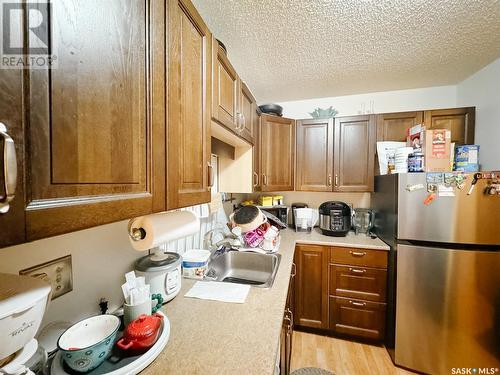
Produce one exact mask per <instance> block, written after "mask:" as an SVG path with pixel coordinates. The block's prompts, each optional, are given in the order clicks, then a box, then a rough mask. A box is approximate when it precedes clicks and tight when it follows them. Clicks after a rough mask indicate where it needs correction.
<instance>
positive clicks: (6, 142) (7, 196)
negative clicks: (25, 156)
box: [0, 122, 17, 214]
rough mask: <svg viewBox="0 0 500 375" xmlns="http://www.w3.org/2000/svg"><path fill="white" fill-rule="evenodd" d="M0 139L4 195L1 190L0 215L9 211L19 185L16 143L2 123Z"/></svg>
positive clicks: (0, 124)
mask: <svg viewBox="0 0 500 375" xmlns="http://www.w3.org/2000/svg"><path fill="white" fill-rule="evenodd" d="M0 139H3V167H2V168H1V169H0V172H3V181H4V186H3V193H2V192H1V190H0V214H5V213H7V212H8V211H9V208H10V206H9V204H10V202H11V201H12V200H13V199H14V197H15V193H16V185H17V159H16V147H15V145H14V141H13V140H12V138H11V137H10V136H9V135H8V134H7V127H6V126H5V125H4V124H3V123H1V122H0Z"/></svg>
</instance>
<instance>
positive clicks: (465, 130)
mask: <svg viewBox="0 0 500 375" xmlns="http://www.w3.org/2000/svg"><path fill="white" fill-rule="evenodd" d="M475 118H476V108H475V107H469V108H455V109H438V110H432V111H425V113H424V123H425V125H426V126H427V127H428V128H429V129H448V130H450V131H451V141H452V142H455V143H456V144H457V145H464V144H474V128H475Z"/></svg>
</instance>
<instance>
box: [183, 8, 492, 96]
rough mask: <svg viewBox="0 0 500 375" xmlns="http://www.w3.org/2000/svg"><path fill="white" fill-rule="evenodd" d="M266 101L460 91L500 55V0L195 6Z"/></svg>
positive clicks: (245, 76) (256, 91) (254, 90)
mask: <svg viewBox="0 0 500 375" xmlns="http://www.w3.org/2000/svg"><path fill="white" fill-rule="evenodd" d="M193 2H194V4H195V6H196V8H197V9H198V11H199V12H200V13H201V15H202V16H203V18H204V19H205V21H206V23H207V24H208V26H209V27H210V28H211V30H212V31H213V33H214V35H215V36H216V37H217V38H219V39H221V40H222V41H223V42H224V44H225V45H226V46H227V48H228V55H229V58H230V60H231V62H232V63H233V65H234V66H235V68H236V70H237V71H238V72H239V74H240V76H241V77H242V78H243V79H244V80H245V81H246V82H247V83H248V85H249V86H250V88H251V89H252V91H253V93H254V95H255V96H256V98H257V100H258V101H259V103H263V102H279V101H286V100H298V99H307V98H317V97H326V96H337V95H348V94H358V93H366V92H374V91H386V90H397V89H408V88H417V87H428V86H439V85H448V84H455V83H458V82H460V81H461V80H463V79H464V78H466V77H467V76H469V75H470V74H472V73H474V72H475V71H477V70H479V69H480V68H482V67H483V66H485V65H487V64H488V63H489V62H491V61H493V60H494V59H496V58H498V57H500V0H453V1H452V0H274V1H272V0H193Z"/></svg>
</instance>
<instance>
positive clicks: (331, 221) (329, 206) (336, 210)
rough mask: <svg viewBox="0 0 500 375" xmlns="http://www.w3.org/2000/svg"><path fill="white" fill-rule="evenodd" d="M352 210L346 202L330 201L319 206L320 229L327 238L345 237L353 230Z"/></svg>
mask: <svg viewBox="0 0 500 375" xmlns="http://www.w3.org/2000/svg"><path fill="white" fill-rule="evenodd" d="M351 217H352V209H351V207H350V206H349V205H348V204H347V203H344V202H337V201H328V202H324V203H322V204H321V205H320V206H319V227H320V229H321V232H323V234H324V235H327V236H335V237H343V236H345V235H347V233H348V232H349V230H350V229H351Z"/></svg>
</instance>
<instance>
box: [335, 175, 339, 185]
mask: <svg viewBox="0 0 500 375" xmlns="http://www.w3.org/2000/svg"><path fill="white" fill-rule="evenodd" d="M335 186H339V175H338V174H335Z"/></svg>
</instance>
